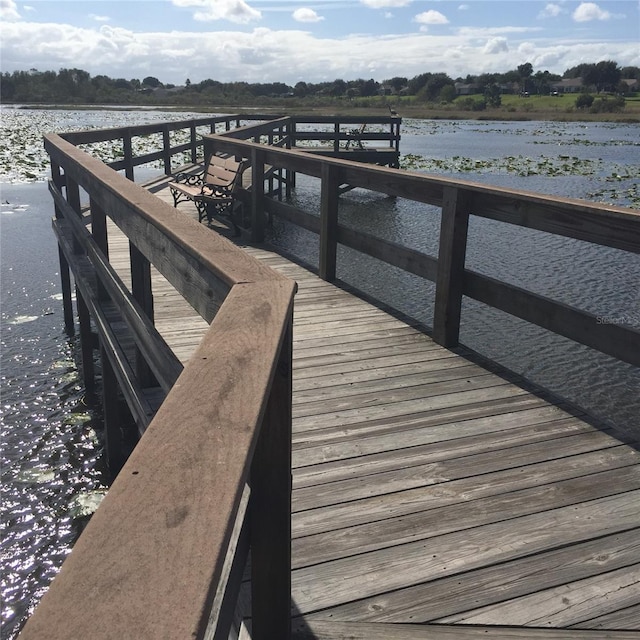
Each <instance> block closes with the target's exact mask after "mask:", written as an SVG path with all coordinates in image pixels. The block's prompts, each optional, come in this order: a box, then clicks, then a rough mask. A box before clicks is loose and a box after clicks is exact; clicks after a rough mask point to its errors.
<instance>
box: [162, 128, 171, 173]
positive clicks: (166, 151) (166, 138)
mask: <svg viewBox="0 0 640 640" xmlns="http://www.w3.org/2000/svg"><path fill="white" fill-rule="evenodd" d="M162 155H163V158H164V173H165V175H167V176H170V175H171V136H170V134H169V125H168V124H165V125H163V126H162Z"/></svg>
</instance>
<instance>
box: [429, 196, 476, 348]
mask: <svg viewBox="0 0 640 640" xmlns="http://www.w3.org/2000/svg"><path fill="white" fill-rule="evenodd" d="M470 209H471V195H470V194H469V193H468V192H465V191H463V190H462V189H458V188H456V187H450V186H446V187H444V193H443V198H442V218H441V222H440V248H439V251H438V275H437V279H436V299H435V308H434V318H433V339H434V340H435V341H436V342H437V343H438V344H441V345H443V346H445V347H455V346H457V345H458V340H459V336H460V312H461V308H462V288H463V278H464V262H465V254H466V248H467V230H468V226H469V213H470Z"/></svg>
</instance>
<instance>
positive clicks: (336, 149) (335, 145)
mask: <svg viewBox="0 0 640 640" xmlns="http://www.w3.org/2000/svg"><path fill="white" fill-rule="evenodd" d="M333 133H334V134H335V138H334V139H333V152H334V153H338V152H339V151H340V137H339V136H340V123H339V122H336V123H334V125H333Z"/></svg>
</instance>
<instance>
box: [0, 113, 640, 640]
mask: <svg viewBox="0 0 640 640" xmlns="http://www.w3.org/2000/svg"><path fill="white" fill-rule="evenodd" d="M192 115H193V114H189V113H175V112H171V113H162V112H121V111H104V112H103V111H97V112H86V111H49V110H43V111H40V110H38V111H30V110H24V111H18V110H5V109H3V112H2V126H3V132H2V142H0V188H1V196H0V200H1V201H2V207H1V209H0V240H1V254H0V257H1V261H2V269H1V277H2V280H1V293H2V308H1V314H2V335H1V339H2V370H1V385H2V386H1V393H2V396H1V410H2V439H1V442H0V455H1V464H2V487H3V494H2V506H1V508H2V514H1V521H0V526H1V527H2V536H1V540H0V550H1V553H2V569H3V577H2V585H1V588H2V600H3V605H2V618H3V627H2V638H6V639H7V640H8V639H10V638H14V637H15V636H16V635H17V632H18V629H19V628H20V626H21V625H22V624H23V622H24V619H25V618H26V616H27V615H28V613H29V612H30V611H31V610H32V609H33V607H34V606H35V604H36V603H37V601H38V600H39V598H40V597H41V596H42V594H43V593H44V591H46V588H47V586H48V584H49V583H50V581H51V579H52V578H53V576H54V575H55V574H56V572H57V571H58V569H59V567H60V565H61V563H62V561H63V560H64V558H65V556H66V555H67V554H68V553H69V551H70V549H71V548H72V546H73V542H74V541H75V539H76V537H77V535H78V533H79V531H80V529H81V528H82V525H83V523H84V521H85V520H86V516H87V514H89V513H91V512H92V510H93V509H94V508H95V505H96V504H97V503H98V502H99V500H100V497H101V496H102V495H103V494H104V491H105V488H106V483H107V479H106V476H105V473H104V470H103V468H102V464H101V457H100V456H101V441H100V430H99V424H100V416H99V415H97V414H96V412H94V411H92V410H90V409H89V408H88V407H87V405H86V401H85V396H84V392H83V389H82V384H81V381H80V379H79V376H78V371H77V367H76V364H75V356H76V349H77V343H76V340H75V339H73V338H69V337H67V336H66V335H65V333H64V324H63V317H62V303H61V301H60V283H59V273H58V260H57V249H56V243H55V239H54V236H53V232H52V231H51V226H50V222H49V220H50V218H51V216H52V214H53V211H52V209H53V208H52V203H51V198H50V196H49V195H48V192H47V189H46V185H45V183H44V181H43V180H44V178H45V177H46V173H47V170H46V167H47V158H46V154H44V152H43V150H42V143H41V135H42V133H44V132H46V131H62V130H70V129H82V128H89V127H95V126H99V127H103V126H104V127H107V126H121V125H124V124H126V123H141V122H150V121H157V120H166V119H185V118H188V117H191V116H192ZM402 136H403V138H402V142H401V151H402V152H403V154H404V158H403V165H404V166H406V167H408V168H415V169H417V170H428V171H432V172H438V173H443V174H445V175H452V176H456V177H460V178H462V179H469V180H473V181H476V182H486V183H491V184H497V185H502V186H508V187H516V188H521V189H527V190H531V191H539V192H544V193H551V194H557V195H562V196H570V197H582V198H587V199H591V200H596V201H613V202H616V203H618V204H621V205H624V206H633V207H635V208H639V207H640V204H639V202H638V193H637V185H638V181H639V178H640V166H639V163H638V156H639V153H638V151H639V148H640V127H638V126H637V125H618V124H616V125H610V124H591V123H590V124H587V125H583V124H572V123H541V122H530V123H495V122H476V121H455V122H447V121H419V120H407V121H405V122H404V123H403V126H402ZM16 157H23V158H26V159H27V160H28V164H23V165H20V164H19V163H17V162H16V161H15V159H16ZM149 171H152V170H151V169H150V170H149ZM27 174H28V175H27ZM141 175H142V174H141ZM294 199H295V200H296V201H297V202H298V203H300V204H302V205H305V206H308V207H309V209H311V210H314V209H315V210H317V208H318V185H317V183H316V182H315V181H313V180H304V179H300V181H299V185H298V188H297V190H296V194H295V196H294ZM340 217H341V221H342V222H343V223H345V224H349V225H352V226H357V225H362V224H366V226H367V228H368V229H369V230H370V231H371V232H372V233H375V234H378V235H380V236H382V237H388V238H393V239H395V240H397V241H402V242H404V243H406V244H408V245H409V246H412V247H414V248H417V249H421V250H424V251H426V252H428V253H431V254H432V255H436V254H437V233H438V228H439V214H438V212H437V211H435V210H434V209H432V208H430V207H426V206H422V205H418V206H417V205H415V204H414V203H411V202H409V201H405V200H403V199H401V198H395V199H391V198H385V197H383V196H379V195H376V194H371V193H368V192H364V191H361V190H354V191H352V192H350V193H348V194H345V195H344V196H342V198H341V209H340ZM271 234H272V239H273V241H274V242H275V243H277V244H280V245H281V246H283V247H285V248H287V249H288V250H290V251H293V252H295V253H297V254H298V255H299V256H300V257H302V258H304V259H307V260H309V261H311V262H314V261H316V260H317V237H314V236H312V235H311V234H307V233H306V232H303V231H300V230H297V229H295V228H291V227H289V226H287V225H284V224H281V223H279V222H277V221H276V224H275V225H274V228H273V230H272V232H271ZM467 266H469V267H470V268H472V269H475V270H477V271H481V272H483V273H487V274H490V275H492V276H494V277H498V278H501V279H504V280H506V281H508V282H512V283H514V284H518V285H520V286H524V287H527V288H531V289H533V290H534V291H536V292H539V293H542V294H545V295H549V296H550V297H554V298H557V299H560V300H563V301H565V302H567V303H569V304H575V305H577V306H580V307H581V308H584V309H587V310H589V311H591V312H593V313H595V314H596V315H600V316H602V317H603V318H608V319H610V321H623V320H624V321H625V322H627V323H628V324H631V325H633V326H635V327H640V291H639V290H640V258H639V257H638V256H635V255H631V254H628V253H625V252H621V251H616V250H612V249H605V248H600V247H595V246H592V245H589V244H588V243H584V242H579V241H574V240H569V239H565V238H557V237H554V236H549V235H548V234H542V233H538V232H533V231H529V230H525V229H517V228H514V227H510V226H509V225H505V224H502V223H495V222H491V221H486V220H473V221H472V223H471V227H470V234H469V252H468V262H467ZM338 275H339V277H340V278H341V279H343V280H345V281H347V282H349V283H351V284H354V285H356V286H358V287H360V288H361V289H363V290H364V291H365V292H366V293H368V294H370V295H373V296H376V297H378V298H380V299H381V300H383V301H384V302H387V303H389V304H391V305H393V306H395V307H397V308H398V309H399V310H401V311H403V312H404V313H407V314H409V315H410V316H413V317H415V318H417V319H419V320H421V321H422V322H424V323H425V324H427V325H429V324H430V323H431V317H432V313H433V286H432V285H431V284H430V283H425V282H423V281H421V280H420V279H418V278H414V277H412V276H408V275H407V274H404V273H402V272H400V271H398V270H396V269H393V268H390V267H387V266H385V265H382V264H380V263H378V262H377V261H375V260H373V259H369V258H367V257H365V256H361V255H359V254H357V253H355V252H353V251H349V250H346V249H343V250H341V251H340V254H339V263H338ZM461 340H462V342H463V343H464V344H465V345H467V346H469V347H470V348H472V349H474V350H476V351H477V352H479V353H481V354H483V355H485V356H487V357H489V358H492V359H494V360H496V361H498V362H500V363H501V364H503V365H504V366H507V367H509V368H511V369H513V370H514V371H516V372H518V373H521V374H523V375H525V376H526V377H527V378H529V379H531V380H532V381H534V382H536V383H538V384H540V385H542V386H544V387H547V388H548V389H550V390H552V391H554V392H555V393H557V394H559V395H562V396H564V397H566V398H568V399H569V400H571V401H572V402H574V403H576V404H578V405H579V406H581V407H584V408H585V409H587V410H588V411H589V412H590V413H592V414H593V415H596V416H598V417H601V418H606V419H607V420H608V422H609V423H610V424H612V425H614V426H617V427H619V428H620V429H623V430H625V431H628V432H632V433H635V434H638V435H640V421H639V416H640V374H639V372H638V370H637V369H635V368H633V367H631V366H628V365H624V364H620V363H617V362H615V361H613V360H612V359H611V358H608V357H606V356H602V355H601V354H598V353H596V352H593V351H592V350H590V349H588V348H587V347H582V346H580V345H576V344H575V343H572V342H571V341H569V340H565V339H563V338H558V337H557V336H554V335H552V334H549V333H548V332H545V331H544V330H540V329H537V328H535V327H531V326H529V325H528V324H527V323H524V322H522V321H519V320H517V319H513V318H510V317H509V316H507V315H505V314H502V313H500V312H497V311H493V310H491V309H487V308H484V306H483V305H480V304H478V303H474V302H473V301H469V300H465V302H464V308H463V322H462V331H461Z"/></svg>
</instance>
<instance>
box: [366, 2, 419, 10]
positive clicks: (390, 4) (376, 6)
mask: <svg viewBox="0 0 640 640" xmlns="http://www.w3.org/2000/svg"><path fill="white" fill-rule="evenodd" d="M360 2H362V4H364V5H366V6H367V7H371V9H384V8H385V7H406V6H407V5H409V4H411V2H412V0H360Z"/></svg>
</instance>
